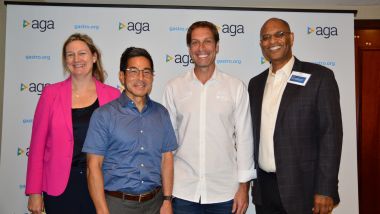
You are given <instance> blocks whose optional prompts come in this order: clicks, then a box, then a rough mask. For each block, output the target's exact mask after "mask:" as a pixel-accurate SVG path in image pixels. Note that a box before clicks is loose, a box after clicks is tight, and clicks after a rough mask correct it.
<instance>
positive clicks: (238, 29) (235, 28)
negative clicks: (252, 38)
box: [215, 24, 244, 36]
mask: <svg viewBox="0 0 380 214" xmlns="http://www.w3.org/2000/svg"><path fill="white" fill-rule="evenodd" d="M215 26H216V28H217V29H218V30H220V29H221V30H222V33H229V34H230V36H236V34H237V33H238V34H242V33H244V26H243V25H228V24H224V25H222V28H220V27H219V26H217V25H215Z"/></svg>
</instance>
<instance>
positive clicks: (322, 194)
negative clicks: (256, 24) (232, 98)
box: [248, 18, 343, 214]
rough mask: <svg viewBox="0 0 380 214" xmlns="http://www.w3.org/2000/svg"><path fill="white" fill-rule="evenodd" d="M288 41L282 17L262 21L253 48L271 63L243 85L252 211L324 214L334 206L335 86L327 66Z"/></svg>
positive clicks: (338, 125) (338, 143) (337, 152)
mask: <svg viewBox="0 0 380 214" xmlns="http://www.w3.org/2000/svg"><path fill="white" fill-rule="evenodd" d="M293 41H294V34H293V33H292V32H291V31H290V27H289V24H288V23H287V22H286V21H284V20H281V19H277V18H272V19H269V20H268V21H266V22H265V24H264V25H263V26H262V28H261V31H260V46H261V50H262V53H263V55H264V57H265V58H266V59H267V60H268V61H270V63H271V65H270V67H269V69H267V70H265V71H264V72H262V73H261V74H259V75H257V76H256V77H254V78H252V79H251V80H250V83H249V87H248V91H249V96H250V103H251V115H252V122H253V132H254V134H253V136H254V144H255V145H254V153H255V154H254V155H255V157H254V159H255V163H256V164H255V165H256V166H258V167H259V168H258V178H257V179H255V180H254V186H253V188H252V197H253V203H254V204H255V205H256V213H257V214H272V213H273V214H274V213H276V214H286V213H287V214H304V213H305V214H306V213H309V214H311V213H314V214H317V213H321V214H327V213H328V212H331V211H332V209H333V206H334V205H336V204H338V203H339V194H338V173H339V165H340V157H341V151H342V138H343V130H342V118H341V110H340V104H339V99H340V98H339V89H338V85H337V82H336V80H335V77H334V74H333V72H332V71H331V70H330V69H328V68H326V67H323V66H320V65H316V64H312V63H308V62H302V61H299V60H298V59H297V58H296V57H294V56H293V54H292V45H293Z"/></svg>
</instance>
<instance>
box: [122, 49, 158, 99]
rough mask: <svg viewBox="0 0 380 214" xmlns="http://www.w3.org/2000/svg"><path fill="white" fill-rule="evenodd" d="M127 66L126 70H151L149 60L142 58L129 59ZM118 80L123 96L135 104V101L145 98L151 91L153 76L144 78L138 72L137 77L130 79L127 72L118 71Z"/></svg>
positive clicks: (141, 73)
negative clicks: (123, 89)
mask: <svg viewBox="0 0 380 214" xmlns="http://www.w3.org/2000/svg"><path fill="white" fill-rule="evenodd" d="M127 64H128V68H137V69H139V70H142V69H144V68H149V69H151V66H150V61H149V59H147V58H145V57H143V56H139V57H133V58H130V59H128V63H127ZM128 68H127V69H128ZM119 79H120V82H121V84H122V85H124V88H125V94H126V95H127V96H128V97H129V98H130V99H131V100H133V101H135V102H136V99H139V98H145V95H146V94H149V93H150V92H151V91H152V83H153V75H152V76H151V77H144V75H143V72H142V71H140V73H139V75H138V76H137V77H132V76H131V75H130V74H129V72H128V71H120V72H119Z"/></svg>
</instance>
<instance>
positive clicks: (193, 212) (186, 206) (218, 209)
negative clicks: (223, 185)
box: [173, 198, 234, 214]
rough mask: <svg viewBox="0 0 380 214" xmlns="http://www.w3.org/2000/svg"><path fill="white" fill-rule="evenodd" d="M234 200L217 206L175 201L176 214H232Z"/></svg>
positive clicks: (174, 211)
mask: <svg viewBox="0 0 380 214" xmlns="http://www.w3.org/2000/svg"><path fill="white" fill-rule="evenodd" d="M233 204H234V200H231V201H226V202H222V203H215V204H200V203H195V202H191V201H186V200H183V199H180V198H174V200H173V213H174V214H214V213H218V214H231V213H232V212H231V211H232V205H233Z"/></svg>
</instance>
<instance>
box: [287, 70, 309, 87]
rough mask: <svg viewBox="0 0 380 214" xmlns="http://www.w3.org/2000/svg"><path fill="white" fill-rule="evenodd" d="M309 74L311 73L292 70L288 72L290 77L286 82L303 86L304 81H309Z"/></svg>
mask: <svg viewBox="0 0 380 214" xmlns="http://www.w3.org/2000/svg"><path fill="white" fill-rule="evenodd" d="M310 76H311V74H306V73H302V72H298V71H293V72H292V73H291V74H290V78H289V80H288V83H292V84H296V85H302V86H305V85H306V83H307V82H308V81H309V78H310Z"/></svg>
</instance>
